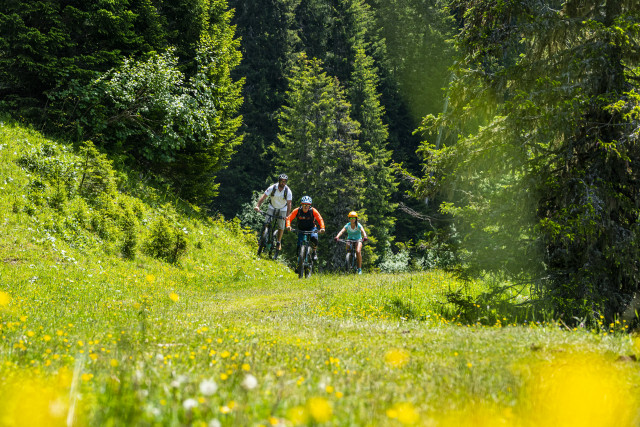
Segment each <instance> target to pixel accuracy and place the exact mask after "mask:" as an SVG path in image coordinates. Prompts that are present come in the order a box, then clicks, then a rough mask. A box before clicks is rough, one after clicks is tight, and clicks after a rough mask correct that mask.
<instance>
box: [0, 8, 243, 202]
mask: <svg viewBox="0 0 640 427" xmlns="http://www.w3.org/2000/svg"><path fill="white" fill-rule="evenodd" d="M66 3H67V2H60V1H51V2H46V3H44V2H37V3H35V4H33V5H26V4H24V3H19V2H9V3H8V4H7V5H6V6H5V8H4V9H2V10H0V32H1V33H2V34H3V37H2V38H1V39H2V43H3V45H2V46H0V50H2V51H3V52H5V53H6V54H7V56H5V55H3V57H2V58H1V59H0V60H1V61H2V65H4V66H3V67H0V68H1V69H2V77H4V79H3V81H5V82H6V85H4V86H3V87H0V90H2V91H3V92H4V94H5V95H6V96H5V97H3V99H5V101H4V102H3V103H2V105H1V107H2V108H4V109H7V110H8V111H11V112H13V113H14V115H15V116H18V115H21V114H24V115H26V117H27V119H30V120H37V122H38V123H44V124H46V129H47V130H49V131H53V132H56V133H61V132H63V133H64V134H65V135H67V136H68V135H73V136H74V137H75V138H76V140H77V141H84V140H87V139H91V140H93V141H94V142H96V143H97V144H98V146H100V147H102V148H105V149H107V150H109V151H110V152H111V153H112V154H115V155H119V156H120V157H123V158H127V162H128V164H129V165H133V166H135V167H137V168H139V169H145V170H146V171H151V172H153V173H155V174H157V175H159V176H160V177H161V179H163V180H164V181H165V182H167V183H168V184H169V185H171V186H173V188H174V189H175V190H177V191H178V192H179V194H180V195H181V196H182V197H184V198H187V199H189V200H190V201H192V202H195V203H199V204H205V203H207V202H208V201H209V200H210V199H211V197H212V196H213V195H214V194H215V190H216V186H215V185H214V182H213V179H214V177H215V173H216V172H217V171H218V170H219V169H220V168H221V167H222V166H223V165H224V164H226V163H227V162H228V161H229V159H230V157H231V154H232V153H233V150H234V147H235V146H237V145H238V144H239V143H240V141H241V138H240V137H238V136H237V135H236V131H237V129H238V127H239V126H240V123H241V120H242V119H241V117H240V116H238V115H237V112H238V109H239V108H240V105H241V103H242V98H241V97H240V90H241V87H242V79H238V80H234V79H232V78H231V76H230V72H231V70H232V69H233V68H234V67H235V66H237V65H238V63H239V62H240V57H241V55H240V52H239V50H238V47H239V41H238V40H237V39H234V28H233V27H232V26H231V25H230V20H231V15H232V14H231V12H230V11H228V10H226V9H227V4H226V1H225V0H211V1H209V0H206V1H205V0H180V1H178V2H164V1H156V2H152V1H142V2H133V3H132V4H129V3H128V2H97V3H95V2H94V3H91V5H89V4H86V5H85V4H83V5H75V4H73V5H69V4H66ZM167 3H172V4H171V5H169V4H167ZM164 6H166V7H164ZM38 13H40V15H38ZM4 35H6V37H4ZM6 58H15V59H6ZM27 70H28V71H27Z"/></svg>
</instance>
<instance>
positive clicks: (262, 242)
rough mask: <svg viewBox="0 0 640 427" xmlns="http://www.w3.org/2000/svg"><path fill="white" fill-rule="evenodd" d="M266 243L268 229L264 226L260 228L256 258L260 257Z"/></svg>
mask: <svg viewBox="0 0 640 427" xmlns="http://www.w3.org/2000/svg"><path fill="white" fill-rule="evenodd" d="M268 241H269V227H267V226H266V225H265V226H263V227H262V232H261V233H260V240H259V241H258V256H260V254H261V253H262V251H263V250H264V248H265V247H266V246H267V242H268Z"/></svg>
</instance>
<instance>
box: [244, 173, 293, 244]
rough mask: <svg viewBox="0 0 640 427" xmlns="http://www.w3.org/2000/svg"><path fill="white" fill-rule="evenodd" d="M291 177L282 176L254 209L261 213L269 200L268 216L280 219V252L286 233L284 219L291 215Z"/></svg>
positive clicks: (268, 189) (266, 191)
mask: <svg viewBox="0 0 640 427" xmlns="http://www.w3.org/2000/svg"><path fill="white" fill-rule="evenodd" d="M288 180H289V177H288V176H287V175H285V174H282V175H280V176H279V177H278V183H277V184H273V185H270V186H269V188H267V189H266V190H265V192H264V194H263V195H262V196H260V200H258V203H257V204H256V206H255V207H254V208H253V209H254V210H255V211H256V212H260V206H261V205H262V203H263V202H264V201H265V199H266V198H267V197H269V198H270V200H269V209H268V210H267V215H271V216H275V217H277V218H278V250H281V249H282V233H283V232H284V219H285V218H286V217H288V216H289V214H290V213H291V200H293V194H292V193H291V189H290V188H289V187H288V186H287V181H288Z"/></svg>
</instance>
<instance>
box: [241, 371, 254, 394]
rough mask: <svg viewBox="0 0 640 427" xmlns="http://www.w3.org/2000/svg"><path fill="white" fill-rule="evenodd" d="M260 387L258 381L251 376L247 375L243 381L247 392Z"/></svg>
mask: <svg viewBox="0 0 640 427" xmlns="http://www.w3.org/2000/svg"><path fill="white" fill-rule="evenodd" d="M257 386H258V380H257V379H256V377H254V376H253V375H251V374H247V375H245V377H244V380H243V381H242V387H244V388H245V389H246V390H253V389H254V388H256V387H257Z"/></svg>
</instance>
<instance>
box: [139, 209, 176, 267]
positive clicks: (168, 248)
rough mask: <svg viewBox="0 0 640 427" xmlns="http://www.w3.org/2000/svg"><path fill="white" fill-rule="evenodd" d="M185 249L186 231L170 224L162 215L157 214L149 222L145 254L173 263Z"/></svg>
mask: <svg viewBox="0 0 640 427" xmlns="http://www.w3.org/2000/svg"><path fill="white" fill-rule="evenodd" d="M186 250H187V239H186V232H185V230H184V229H180V228H178V227H175V226H172V225H171V224H170V223H169V221H168V220H167V219H166V218H165V217H164V216H158V217H157V218H156V219H155V221H154V222H153V223H152V224H151V229H150V233H149V236H148V238H147V240H146V242H145V245H144V251H145V252H146V253H147V255H149V256H152V257H154V258H159V259H163V260H165V261H168V262H171V263H175V262H177V261H178V259H179V258H180V257H181V256H182V255H184V253H185V252H186Z"/></svg>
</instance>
